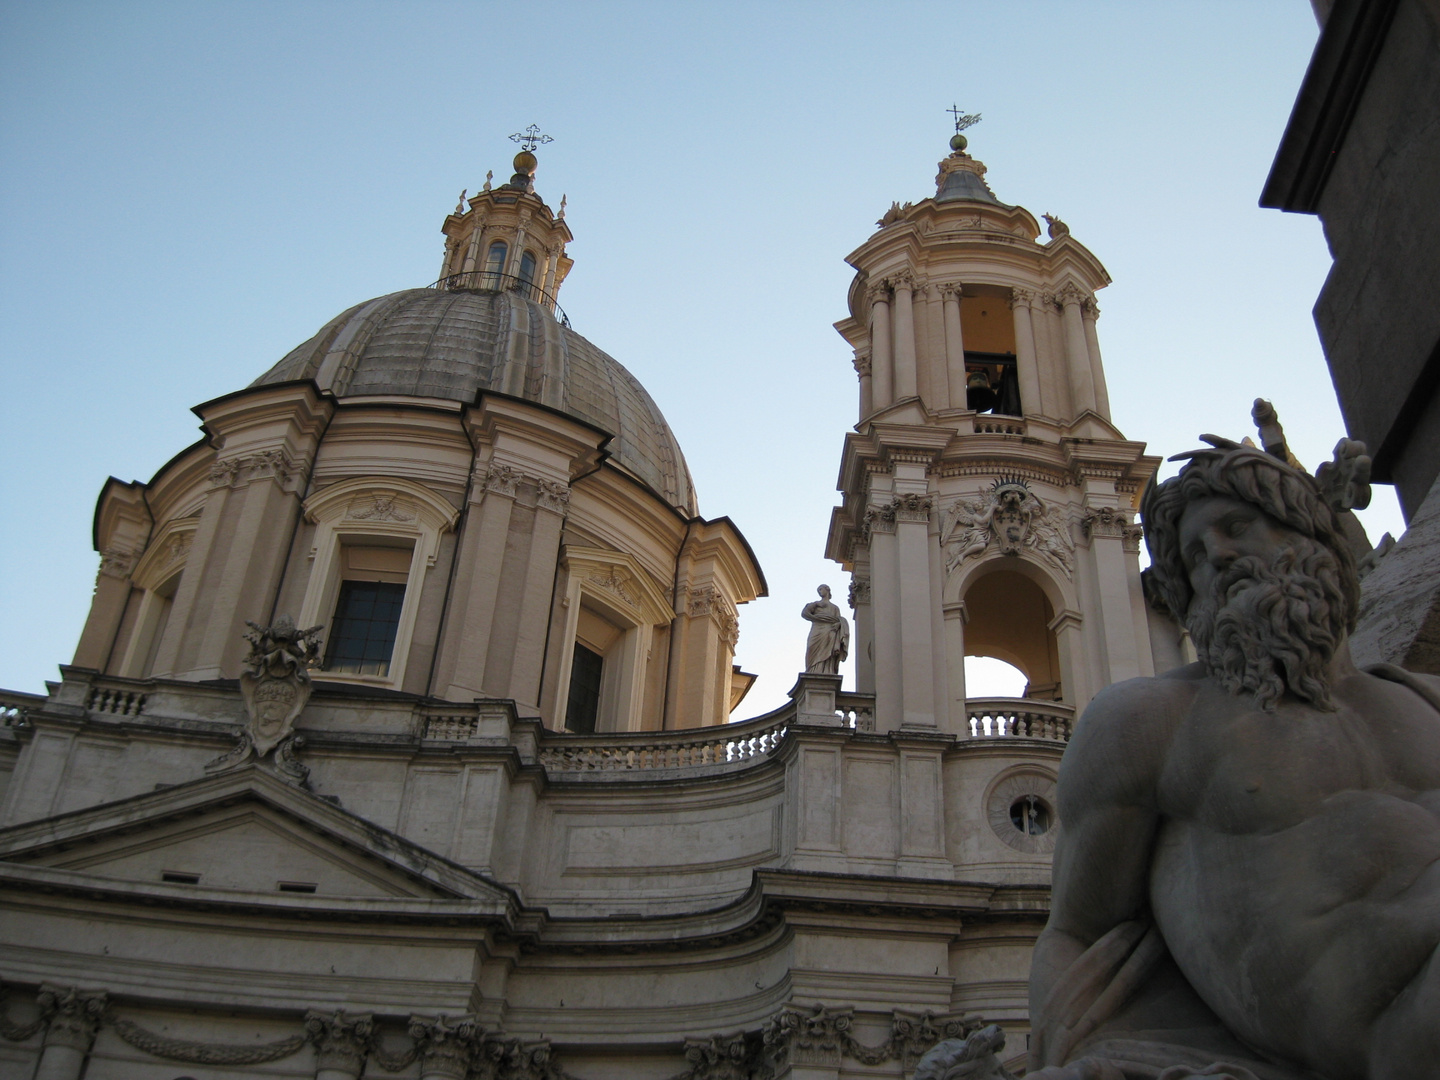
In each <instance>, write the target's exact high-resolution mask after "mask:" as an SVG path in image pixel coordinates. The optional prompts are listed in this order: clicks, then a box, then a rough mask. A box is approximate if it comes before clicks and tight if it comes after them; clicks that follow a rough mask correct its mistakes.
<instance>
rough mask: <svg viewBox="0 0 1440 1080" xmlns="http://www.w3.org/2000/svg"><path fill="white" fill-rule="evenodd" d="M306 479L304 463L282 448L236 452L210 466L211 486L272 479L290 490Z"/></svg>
mask: <svg viewBox="0 0 1440 1080" xmlns="http://www.w3.org/2000/svg"><path fill="white" fill-rule="evenodd" d="M304 479H305V463H304V462H301V461H296V460H294V459H293V458H291V457H290V455H289V454H287V453H285V451H284V450H261V451H259V452H257V453H254V454H238V455H236V456H235V457H230V458H224V459H221V460H218V461H216V462H215V464H213V465H211V466H210V475H209V480H210V485H211V486H212V487H217V488H219V487H230V488H236V487H243V486H244V485H246V484H249V483H253V482H254V481H256V480H274V481H275V482H276V483H277V484H279V485H280V486H281V487H283V488H285V489H286V490H287V491H293V490H295V489H296V488H298V487H299V486H300V484H301V483H302V482H303V481H304Z"/></svg>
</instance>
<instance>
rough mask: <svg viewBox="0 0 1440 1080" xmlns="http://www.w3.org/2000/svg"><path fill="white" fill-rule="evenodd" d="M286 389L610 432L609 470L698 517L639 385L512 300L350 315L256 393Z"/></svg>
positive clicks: (426, 300) (484, 296) (677, 459)
mask: <svg viewBox="0 0 1440 1080" xmlns="http://www.w3.org/2000/svg"><path fill="white" fill-rule="evenodd" d="M291 379H314V380H315V381H316V382H317V383H319V384H320V387H321V389H325V390H329V391H330V392H331V393H333V394H335V395H336V396H337V397H342V398H343V397H357V396H360V395H365V394H402V395H406V396H410V397H429V398H442V399H445V400H449V401H473V400H475V396H476V394H477V393H479V392H480V391H484V390H491V391H495V392H497V393H502V394H509V395H510V396H512V397H518V398H524V399H525V400H527V401H534V402H537V403H538V404H541V405H546V406H549V407H550V408H552V409H556V410H558V411H560V412H563V413H566V414H567V415H569V416H573V417H575V418H576V419H577V420H582V421H584V422H585V423H587V424H590V425H592V426H594V427H597V428H600V429H601V430H603V431H606V432H608V433H609V434H610V435H611V436H613V438H612V439H611V441H610V443H609V447H608V449H609V451H610V455H611V457H610V460H611V462H612V463H614V464H617V465H619V466H621V467H622V468H624V469H626V470H627V471H629V472H630V473H632V474H634V475H635V476H636V477H638V478H639V479H640V480H642V481H644V482H645V483H646V484H648V485H649V486H650V487H651V488H653V489H654V490H655V491H657V492H659V493H660V494H661V495H662V496H663V497H664V498H665V499H666V501H668V502H669V503H670V504H671V505H672V506H674V507H675V508H677V509H678V510H680V511H681V512H682V513H685V514H687V515H694V514H695V513H696V512H697V511H696V504H695V490H694V487H693V485H692V484H691V481H690V471H689V469H688V468H687V467H686V465H685V458H684V455H682V454H681V452H680V444H679V443H677V442H676V441H675V436H674V434H673V433H672V432H671V431H670V425H668V424H667V423H665V417H664V416H662V415H661V413H660V410H659V408H657V407H656V405H655V402H654V401H653V400H651V398H650V395H649V394H647V393H646V392H645V388H644V387H643V386H641V385H640V383H639V382H638V381H637V380H636V378H635V376H633V375H631V374H630V372H628V371H626V370H625V368H624V367H622V366H621V365H620V363H619V362H618V361H616V360H615V359H613V358H612V357H610V356H608V355H606V354H605V353H603V352H601V351H600V350H599V349H597V348H596V347H595V346H594V345H592V344H590V342H588V341H586V340H585V339H584V338H583V337H581V336H580V335H579V334H577V333H575V332H574V331H573V330H571V329H570V328H569V327H566V326H563V325H561V324H560V323H559V322H557V321H556V319H555V317H554V315H552V314H551V312H550V311H549V309H547V308H545V307H543V306H541V305H540V304H537V303H534V302H533V301H530V300H525V299H522V298H521V297H519V296H517V295H516V294H514V293H510V292H488V291H487V292H481V291H471V290H463V291H462V290H456V291H442V290H437V289H406V290H404V291H403V292H397V293H391V294H389V295H388V296H381V297H378V298H376V299H374V300H369V301H367V302H366V303H363V304H357V305H356V306H355V307H353V308H351V309H350V310H349V311H344V312H341V313H340V314H339V315H337V316H336V317H335V318H334V319H332V320H330V322H328V323H326V324H325V325H324V326H322V327H321V328H320V330H319V332H318V333H317V334H316V335H315V336H314V337H312V338H311V339H310V340H309V341H307V342H305V343H304V344H303V345H301V346H299V347H298V348H296V349H294V350H292V351H291V352H290V353H289V355H287V356H286V357H285V358H284V359H283V360H281V361H280V362H279V363H278V364H276V365H275V366H274V367H272V368H271V369H270V370H269V371H267V372H266V373H265V374H264V375H262V376H260V378H258V379H256V380H255V382H254V383H253V384H252V385H255V386H261V385H263V384H265V383H275V382H286V381H289V380H291Z"/></svg>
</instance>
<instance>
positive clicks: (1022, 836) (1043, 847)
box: [985, 770, 1060, 855]
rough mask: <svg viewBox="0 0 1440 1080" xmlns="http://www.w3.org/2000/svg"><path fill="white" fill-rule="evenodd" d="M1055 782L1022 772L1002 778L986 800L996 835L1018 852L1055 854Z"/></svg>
mask: <svg viewBox="0 0 1440 1080" xmlns="http://www.w3.org/2000/svg"><path fill="white" fill-rule="evenodd" d="M1055 807H1056V801H1055V778H1054V777H1053V776H1050V775H1049V774H1048V773H1042V772H1032V771H1030V770H1025V771H1021V772H1014V773H1011V774H1010V775H1008V776H1006V777H1004V778H1002V779H1001V780H1000V781H999V782H998V783H997V784H995V786H994V787H992V788H991V789H990V794H989V796H988V797H987V798H986V800H985V811H986V816H987V817H988V818H989V820H990V828H991V829H992V830H994V832H995V835H996V836H998V837H999V838H1000V839H1001V840H1003V841H1004V842H1005V843H1006V844H1008V845H1009V846H1010V847H1012V848H1015V849H1016V850H1017V851H1024V852H1026V853H1028V854H1032V855H1048V854H1050V852H1052V851H1054V850H1055V839H1056V836H1057V834H1058V833H1059V831H1060V816H1059V814H1057V813H1056V811H1055Z"/></svg>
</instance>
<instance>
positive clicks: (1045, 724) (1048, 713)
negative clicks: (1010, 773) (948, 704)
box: [966, 698, 1075, 743]
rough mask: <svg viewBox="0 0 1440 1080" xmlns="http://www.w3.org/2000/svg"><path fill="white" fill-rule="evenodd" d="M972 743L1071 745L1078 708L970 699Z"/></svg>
mask: <svg viewBox="0 0 1440 1080" xmlns="http://www.w3.org/2000/svg"><path fill="white" fill-rule="evenodd" d="M966 713H967V715H968V717H969V722H970V737H971V738H972V739H1006V738H1016V739H1050V740H1052V741H1055V742H1062V743H1063V742H1069V741H1070V730H1071V728H1073V727H1074V724H1075V707H1074V706H1073V705H1064V704H1061V703H1060V702H1058V701H1036V700H1034V699H1031V698H970V699H969V700H968V701H967V702H966Z"/></svg>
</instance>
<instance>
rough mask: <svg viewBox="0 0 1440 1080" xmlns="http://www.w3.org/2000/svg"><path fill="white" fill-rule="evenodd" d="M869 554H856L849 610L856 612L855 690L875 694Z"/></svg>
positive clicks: (873, 622) (873, 619) (873, 627)
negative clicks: (862, 555)
mask: <svg viewBox="0 0 1440 1080" xmlns="http://www.w3.org/2000/svg"><path fill="white" fill-rule="evenodd" d="M869 555H870V553H869V552H868V551H866V552H864V558H863V559H862V558H861V553H859V552H857V553H856V557H855V570H854V572H853V573H852V575H851V577H850V608H851V610H852V611H854V612H855V645H854V656H855V689H856V690H858V691H859V692H860V693H862V694H873V693H874V692H875V616H874V611H873V609H872V608H871V606H870V557H869Z"/></svg>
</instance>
